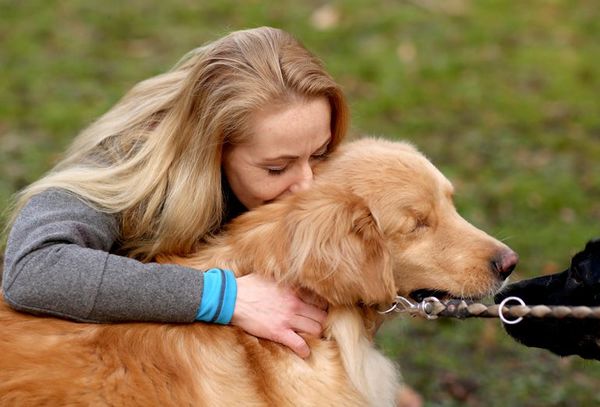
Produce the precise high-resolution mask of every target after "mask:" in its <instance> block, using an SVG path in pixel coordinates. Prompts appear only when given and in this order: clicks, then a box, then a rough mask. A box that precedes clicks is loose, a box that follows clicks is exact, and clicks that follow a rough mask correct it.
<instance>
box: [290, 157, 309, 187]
mask: <svg viewBox="0 0 600 407" xmlns="http://www.w3.org/2000/svg"><path fill="white" fill-rule="evenodd" d="M312 181H313V171H312V168H311V166H310V165H309V164H308V163H306V164H304V165H302V168H301V169H300V172H299V174H298V177H297V179H296V180H295V182H294V183H293V184H292V185H291V186H290V192H292V193H296V192H299V191H304V190H306V189H308V188H309V187H310V185H311V184H312Z"/></svg>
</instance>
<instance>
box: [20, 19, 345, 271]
mask: <svg viewBox="0 0 600 407" xmlns="http://www.w3.org/2000/svg"><path fill="white" fill-rule="evenodd" d="M322 96H324V97H326V98H327V99H328V100H329V102H330V104H331V111H332V116H331V117H332V119H331V130H332V141H331V144H330V149H334V148H335V147H337V145H338V144H339V143H340V142H341V140H342V138H343V137H344V136H345V134H346V131H347V126H348V108H347V104H346V100H345V98H344V95H343V93H342V91H341V89H340V87H339V85H338V84H337V83H336V82H335V81H334V80H333V79H332V78H331V77H330V76H329V75H328V74H327V73H326V72H325V70H324V68H323V66H322V64H321V62H320V61H319V60H318V59H317V58H315V56H313V55H312V54H311V53H310V52H309V51H308V50H306V49H305V48H304V46H303V45H302V44H300V43H299V42H298V41H297V40H296V39H294V38H293V37H292V36H291V35H290V34H288V33H286V32H284V31H282V30H279V29H274V28H270V27H261V28H256V29H250V30H243V31H236V32H233V33H231V34H229V35H227V36H225V37H223V38H221V39H219V40H217V41H214V42H212V43H209V44H207V45H205V46H202V47H200V48H197V49H195V50H193V51H191V52H189V53H188V54H187V55H186V56H184V57H183V58H182V60H180V61H179V62H178V63H177V65H175V67H174V68H173V69H171V70H170V71H168V72H166V73H164V74H161V75H158V76H155V77H153V78H150V79H148V80H145V81H142V82H140V83H138V84H137V85H136V86H134V87H133V88H132V89H131V90H130V91H129V92H128V93H127V94H126V95H125V96H124V97H123V99H121V100H120V101H119V102H118V103H117V104H116V105H115V106H114V107H113V108H112V109H110V110H109V111H108V112H107V113H105V114H104V115H103V116H101V117H100V118H99V119H98V120H97V121H96V122H94V123H93V124H91V125H90V126H89V127H87V128H86V129H84V130H83V131H82V132H81V133H80V134H79V135H78V136H77V138H76V139H75V140H74V142H73V144H72V145H71V147H70V148H69V150H68V151H67V153H66V157H65V158H64V159H63V160H62V161H61V162H60V163H58V164H57V165H56V167H54V168H53V169H52V170H51V171H50V172H49V173H48V174H47V175H46V176H44V177H43V178H42V179H40V180H39V181H37V182H35V183H33V184H31V185H30V186H29V187H27V188H26V189H24V190H23V191H22V192H21V193H19V194H18V196H17V203H16V205H15V209H14V211H15V212H14V213H13V219H14V216H15V214H16V212H17V211H18V210H19V209H20V208H21V207H22V206H23V205H24V204H25V203H26V202H27V201H28V200H29V199H30V198H31V197H32V196H33V195H35V194H37V193H39V192H41V191H43V190H46V189H48V188H62V189H64V190H67V191H70V192H71V193H73V194H75V195H76V196H78V197H80V198H81V199H83V200H84V201H86V202H87V203H88V204H90V205H92V206H93V207H95V208H96V209H98V210H101V211H105V212H108V213H115V214H118V215H119V217H120V220H121V233H122V236H121V239H122V244H123V251H124V252H125V253H127V254H128V255H130V256H132V257H136V258H139V259H141V260H145V261H146V260H150V259H152V258H153V257H154V256H155V255H156V254H158V253H168V254H180V255H182V254H183V255H184V254H187V253H190V252H191V251H192V250H193V248H194V246H195V245H196V244H197V242H199V241H200V240H202V239H203V238H204V237H206V236H207V235H209V234H212V233H214V232H216V231H218V230H219V228H220V226H221V223H222V221H223V214H224V210H225V208H224V206H225V204H224V198H223V191H222V188H221V154H222V150H223V146H224V145H226V144H228V143H239V142H243V140H244V137H245V133H246V131H245V130H246V129H247V128H248V122H249V116H250V115H251V114H252V113H253V112H255V111H257V110H258V109H260V108H262V107H265V106H267V105H269V104H272V103H286V102H289V101H291V100H292V99H293V98H298V97H302V98H313V97H322Z"/></svg>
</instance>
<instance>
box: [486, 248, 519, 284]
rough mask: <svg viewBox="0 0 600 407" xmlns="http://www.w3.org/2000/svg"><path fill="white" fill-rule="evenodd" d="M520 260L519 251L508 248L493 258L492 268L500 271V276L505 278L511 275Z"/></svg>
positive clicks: (497, 271)
mask: <svg viewBox="0 0 600 407" xmlns="http://www.w3.org/2000/svg"><path fill="white" fill-rule="evenodd" d="M518 262H519V256H518V255H517V253H515V252H513V251H512V250H511V249H507V250H504V251H503V252H501V253H500V254H498V256H496V257H495V258H494V259H493V260H492V270H494V271H495V272H496V273H498V275H499V276H500V278H502V279H505V278H507V277H508V276H510V273H512V272H513V270H514V269H515V267H516V265H517V263H518Z"/></svg>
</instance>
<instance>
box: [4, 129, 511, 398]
mask: <svg viewBox="0 0 600 407" xmlns="http://www.w3.org/2000/svg"><path fill="white" fill-rule="evenodd" d="M452 194H453V188H452V185H451V184H450V182H449V181H448V180H447V179H446V178H445V177H444V176H443V175H442V174H441V173H440V172H439V171H438V170H437V169H436V168H435V167H434V166H433V165H432V164H431V163H430V162H429V161H428V160H427V159H426V158H425V157H424V156H422V155H421V154H420V153H419V152H417V150H416V149H414V148H413V147H412V146H410V145H408V144H405V143H394V142H390V141H385V140H374V139H363V140H360V141H357V142H353V143H349V144H347V145H345V146H343V147H341V148H340V149H339V151H338V152H337V153H335V154H333V156H332V157H331V158H330V159H329V160H327V161H326V162H324V163H323V164H321V165H320V166H319V167H318V169H317V172H316V181H315V183H314V184H313V187H312V188H311V189H310V190H308V191H304V192H300V193H297V194H294V195H292V196H288V197H285V198H282V199H281V200H279V201H277V202H274V203H272V204H268V205H266V206H263V207H260V208H258V209H256V210H254V211H251V212H248V213H246V214H244V215H242V216H241V217H239V218H237V219H236V220H234V221H233V222H232V223H231V224H230V226H229V227H228V228H227V229H226V230H225V231H224V232H223V233H222V234H221V235H219V236H217V237H216V238H214V239H213V240H211V241H210V242H207V243H206V244H204V245H203V246H202V247H200V248H199V249H198V254H197V255H196V256H194V257H191V258H187V259H173V258H171V259H168V260H169V261H176V262H178V263H180V264H184V265H188V266H191V267H196V268H200V269H206V268H207V267H212V266H215V265H219V266H221V267H224V268H230V269H232V270H235V272H236V274H237V275H244V274H247V273H251V272H256V273H261V274H262V275H264V276H266V277H268V278H271V279H275V280H276V281H278V282H280V283H281V284H285V285H288V286H292V287H298V288H303V289H308V290H310V291H312V292H314V293H316V294H318V295H320V296H321V297H323V298H324V299H325V300H327V302H328V303H329V312H328V318H327V321H326V324H325V327H324V328H325V330H324V337H323V338H321V339H316V338H306V339H307V340H308V343H309V345H310V348H311V355H310V357H309V358H307V359H306V360H304V359H301V358H299V357H298V356H296V355H295V354H294V353H293V352H292V351H291V350H290V349H288V348H286V347H285V346H283V345H279V344H277V343H274V342H270V341H267V340H262V339H257V338H256V337H253V336H250V335H248V334H246V333H244V332H243V331H241V330H240V329H238V328H236V327H233V326H216V325H210V324H203V323H195V324H180V325H178V324H156V323H121V324H107V325H95V324H84V323H74V322H69V321H64V320H59V319H55V318H50V317H34V316H30V315H25V314H21V313H17V312H14V311H12V310H10V309H9V308H8V307H7V306H5V305H2V306H1V308H0V326H1V327H2V328H1V329H2V334H1V335H0V404H1V405H36V404H38V405H39V404H45V405H64V404H76V403H80V404H82V405H103V404H111V405H144V406H148V405H177V406H183V405H192V404H193V405H206V406H219V405H222V406H231V405H245V406H266V405H269V406H285V405H302V406H317V405H326V406H332V405H340V406H364V405H371V406H390V405H394V404H395V400H394V397H395V393H396V391H397V388H398V385H399V383H398V377H397V373H396V369H395V366H394V364H393V363H392V362H391V361H389V360H388V359H387V358H385V357H384V356H383V355H382V354H381V353H380V352H379V351H378V350H376V348H375V347H374V345H373V335H374V327H376V326H378V324H379V322H381V320H380V319H381V318H382V317H381V315H379V314H378V313H377V312H376V309H377V307H380V308H384V307H388V306H389V304H390V303H392V302H393V300H394V298H395V296H396V295H397V294H400V295H403V296H409V295H410V294H411V293H414V292H419V293H423V292H427V291H431V290H435V291H437V292H438V293H447V295H448V296H453V297H470V298H479V297H482V296H485V295H490V294H493V293H494V292H495V291H496V290H497V289H498V288H499V287H500V286H501V284H502V280H503V279H504V278H505V277H506V276H507V275H508V274H509V273H510V271H511V270H512V268H513V267H514V265H515V263H516V261H517V258H516V255H515V254H514V252H512V251H511V250H510V249H509V248H508V247H507V246H505V245H504V244H503V243H501V242H499V241H497V240H496V239H493V238H492V237H490V236H488V235H487V234H485V233H484V232H482V231H481V230H479V229H477V228H475V227H474V226H472V225H471V224H469V223H468V222H467V221H465V220H464V219H463V218H462V217H460V216H459V215H458V213H457V212H456V211H455V209H454V206H453V203H452ZM424 290H427V291H424Z"/></svg>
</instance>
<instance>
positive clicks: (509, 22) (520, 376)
mask: <svg viewBox="0 0 600 407" xmlns="http://www.w3.org/2000/svg"><path fill="white" fill-rule="evenodd" d="M260 25H272V26H277V27H280V28H283V29H286V30H288V31H290V32H292V33H293V34H295V35H296V36H297V37H298V38H300V39H301V40H302V41H303V42H304V43H305V44H306V45H307V47H308V48H310V49H311V50H312V51H314V52H315V53H316V54H317V55H319V56H320V57H321V58H322V59H323V61H324V62H325V64H326V66H327V68H328V70H329V71H330V72H331V73H332V75H333V76H334V77H335V78H336V79H337V80H338V81H339V82H340V83H341V84H342V85H343V87H344V89H345V91H346V93H347V96H348V99H349V101H350V104H351V108H352V115H353V116H352V117H353V131H354V132H356V133H368V134H374V135H382V136H385V137H390V138H397V139H407V140H411V141H413V142H414V143H415V144H416V145H417V146H418V147H419V148H420V149H421V150H422V151H423V152H425V153H426V154H427V155H428V156H429V157H430V158H431V160H432V161H433V162H434V163H435V164H436V165H437V166H438V167H440V168H441V169H442V171H444V172H445V173H446V174H447V175H448V177H449V178H450V179H451V180H452V181H453V182H454V184H455V186H456V189H457V196H456V199H457V206H458V209H459V211H460V212H461V213H462V214H463V215H464V216H465V217H466V218H467V219H468V220H470V221H471V222H473V223H474V224H476V225H477V226H479V227H481V228H483V229H485V230H486V231H488V232H489V233H491V234H493V235H495V236H497V237H499V238H501V239H503V240H505V241H506V242H507V243H508V244H509V245H510V246H511V247H513V248H514V249H515V250H516V251H518V252H519V254H520V256H521V263H520V265H519V266H518V269H517V271H516V272H515V274H514V278H513V279H515V280H516V279H521V278H526V277H530V276H534V275H538V274H543V273H551V272H555V271H560V270H562V269H563V268H565V267H566V266H567V264H568V259H569V258H570V256H571V255H572V254H574V253H575V252H576V251H577V250H578V249H580V248H582V247H583V245H584V244H585V242H586V240H587V239H588V238H590V237H593V236H598V235H600V114H599V113H600V98H599V96H598V95H599V93H600V4H598V3H597V2H595V1H592V0H589V1H584V0H554V1H551V0H549V1H536V0H532V1H494V0H481V1H475V0H470V1H469V0H445V1H442V0H439V1H436V0H412V1H392V0H380V1H369V0H349V1H331V2H324V1H314V0H310V1H292V0H278V1H268V2H259V1H245V2H236V1H230V0H219V1H217V0H212V1H201V0H194V1H191V0H189V1H188V0H171V1H168V2H167V1H142V0H133V1H114V0H104V1H102V2H100V1H98V2H96V1H84V0H66V1H51V0H22V1H13V0H0V210H2V209H4V208H5V207H6V204H7V202H8V199H9V197H10V196H11V194H13V193H14V192H15V191H17V190H18V189H20V188H22V187H23V186H25V185H27V184H28V183H30V182H31V181H33V180H35V179H37V178H38V177H39V176H40V175H41V174H42V173H43V172H44V171H46V170H48V169H49V168H50V167H51V166H52V164H53V163H54V162H56V160H57V159H58V158H59V157H60V155H61V152H62V151H63V150H64V149H65V147H66V146H67V145H68V143H69V142H70V141H71V140H72V138H73V137H74V136H75V134H76V133H77V132H78V130H80V129H81V128H82V127H84V126H86V125H87V124H88V123H90V122H91V121H92V120H94V118H96V117H98V116H99V115H100V114H101V113H103V112H104V111H106V110H107V109H108V108H109V107H110V106H111V105H113V104H114V103H115V102H116V101H117V100H118V99H119V98H120V96H122V95H123V94H124V92H125V91H126V90H127V89H129V88H130V87H131V86H132V85H134V84H135V83H136V82H138V81H140V80H142V79H145V78H147V77H149V76H151V75H154V74H157V73H160V72H162V71H165V70H167V69H168V68H170V67H171V66H172V65H173V64H174V63H175V62H176V61H177V60H178V59H179V57H180V56H182V55H183V54H185V53H186V52H187V51H188V50H190V49H192V48H195V47H197V46H199V45H201V44H202V43H204V42H207V41H210V40H212V39H215V38H217V37H218V36H221V35H222V34H225V33H227V32H228V31H231V30H236V29H241V28H248V27H254V26H260ZM3 219H5V218H3ZM0 226H1V225H0ZM378 342H379V344H380V345H381V347H382V348H383V350H384V351H385V352H386V353H387V354H388V355H389V356H390V357H392V358H394V359H396V360H398V361H399V363H400V365H401V366H402V371H403V374H404V376H405V378H406V380H407V382H409V383H410V384H411V385H412V386H413V387H415V388H416V389H417V390H418V391H419V392H421V393H422V394H423V396H424V398H425V400H426V405H427V406H463V405H465V406H592V405H600V362H590V361H584V360H582V359H580V358H577V357H570V358H558V357H556V356H554V355H552V354H550V353H548V352H545V351H543V350H536V349H527V348H524V347H521V346H519V345H518V344H516V343H515V342H513V341H512V340H511V339H510V338H508V337H507V336H506V335H505V334H504V332H503V330H502V329H501V327H500V325H499V323H498V321H496V320H492V321H487V320H486V321H483V320H467V321H456V320H437V321H424V320H419V319H406V318H401V319H396V320H394V321H393V322H390V323H388V324H387V326H386V327H385V328H384V330H383V332H382V333H381V334H380V335H379V338H378Z"/></svg>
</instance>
